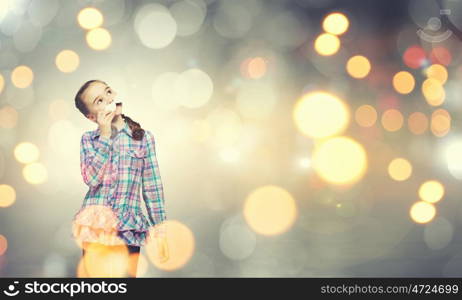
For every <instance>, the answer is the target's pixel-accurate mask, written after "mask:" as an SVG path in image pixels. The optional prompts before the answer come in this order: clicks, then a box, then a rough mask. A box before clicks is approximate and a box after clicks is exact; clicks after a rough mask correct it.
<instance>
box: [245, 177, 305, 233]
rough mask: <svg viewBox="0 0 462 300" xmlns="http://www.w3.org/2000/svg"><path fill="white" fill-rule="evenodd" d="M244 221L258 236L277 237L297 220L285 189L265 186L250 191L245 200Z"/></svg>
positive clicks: (290, 198)
mask: <svg viewBox="0 0 462 300" xmlns="http://www.w3.org/2000/svg"><path fill="white" fill-rule="evenodd" d="M243 214H244V218H245V221H246V222H247V224H248V225H249V226H250V228H251V229H252V230H254V231H255V232H256V233H258V234H262V235H278V234H281V233H283V232H286V231H287V230H289V228H290V227H291V226H292V225H293V223H294V222H295V219H296V218H297V206H296V203H295V200H294V199H293V197H292V195H291V194H290V193H289V192H288V191H286V190H285V189H283V188H281V187H279V186H274V185H267V186H262V187H259V188H257V189H255V190H254V191H252V192H251V193H250V194H249V195H248V196H247V197H246V199H245V203H244V208H243Z"/></svg>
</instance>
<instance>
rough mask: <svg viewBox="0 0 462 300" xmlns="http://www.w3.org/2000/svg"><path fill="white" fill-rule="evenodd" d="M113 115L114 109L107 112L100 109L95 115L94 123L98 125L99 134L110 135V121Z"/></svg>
mask: <svg viewBox="0 0 462 300" xmlns="http://www.w3.org/2000/svg"><path fill="white" fill-rule="evenodd" d="M114 116H115V111H113V112H107V111H100V112H98V115H97V116H96V123H98V125H99V130H100V132H101V136H104V137H110V136H111V133H112V131H111V123H112V119H113V118H114Z"/></svg>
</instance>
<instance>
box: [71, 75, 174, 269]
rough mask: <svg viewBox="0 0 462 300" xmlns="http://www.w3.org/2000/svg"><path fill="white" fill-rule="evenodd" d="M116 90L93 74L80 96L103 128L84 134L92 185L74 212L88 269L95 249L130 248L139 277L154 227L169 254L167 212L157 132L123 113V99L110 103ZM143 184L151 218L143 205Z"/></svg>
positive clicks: (84, 165)
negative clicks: (141, 257) (143, 249)
mask: <svg viewBox="0 0 462 300" xmlns="http://www.w3.org/2000/svg"><path fill="white" fill-rule="evenodd" d="M116 95H117V93H116V92H115V91H114V90H113V89H111V88H110V87H109V86H108V85H107V84H106V83H105V82H104V81H101V80H90V81H87V82H86V83H85V84H84V85H83V86H82V87H81V88H80V89H79V91H78V92H77V95H76V96H75V106H76V107H77V109H78V110H79V111H80V112H81V113H82V114H83V115H84V116H85V117H87V118H88V119H89V120H91V121H93V122H95V123H96V124H98V128H97V129H96V130H93V131H87V132H85V133H84V134H83V135H82V138H81V143H80V167H81V173H82V177H83V181H84V182H85V184H86V185H88V186H89V190H88V192H87V194H86V196H85V199H84V202H83V204H82V207H81V208H80V209H79V211H78V212H77V213H76V214H75V215H74V217H73V220H72V235H73V236H74V238H75V239H77V240H78V241H80V242H81V244H82V256H83V261H84V267H85V269H86V273H87V274H89V273H92V272H88V271H90V268H91V267H94V265H95V264H93V263H88V262H87V259H85V258H86V256H88V255H86V254H90V253H91V251H90V250H91V249H93V250H94V251H93V253H102V252H101V251H100V250H101V249H105V251H103V252H105V253H106V252H107V251H109V252H110V251H114V252H117V251H120V249H125V253H126V254H128V255H129V256H130V259H129V260H128V261H129V264H130V265H129V268H130V269H129V270H130V272H129V273H130V275H129V276H131V277H136V267H137V264H138V255H139V253H140V247H141V246H142V245H145V244H146V243H147V241H146V240H147V238H148V237H150V236H151V233H153V235H154V237H155V238H156V241H157V249H158V253H159V259H160V261H161V262H164V261H166V260H167V259H168V256H169V254H168V247H167V242H166V236H165V228H164V227H165V225H164V224H163V222H164V221H165V220H166V219H167V217H166V213H165V208H164V205H165V203H164V194H163V187H162V181H161V177H160V173H159V166H158V163H157V158H156V150H155V140H154V136H153V134H152V133H151V132H150V131H149V130H143V129H142V128H141V127H140V124H138V123H137V122H135V121H133V120H132V119H130V118H129V117H127V116H125V115H124V114H122V103H117V108H116V109H115V110H114V108H112V109H108V108H110V107H111V106H114V104H115V100H114V97H115V96H116ZM140 186H141V190H142V196H143V200H144V202H145V204H146V208H147V211H148V215H149V218H148V219H147V218H146V217H145V216H144V214H143V213H142V211H141V200H140V192H139V190H140ZM151 227H152V228H151ZM150 229H151V230H150ZM126 250H128V251H126ZM130 254H132V255H130ZM132 258H133V259H132Z"/></svg>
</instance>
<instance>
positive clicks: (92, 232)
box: [72, 205, 151, 246]
mask: <svg viewBox="0 0 462 300" xmlns="http://www.w3.org/2000/svg"><path fill="white" fill-rule="evenodd" d="M150 228H151V226H150V224H149V222H148V220H147V219H146V217H145V216H144V215H143V214H142V213H140V214H135V213H133V212H132V211H130V210H122V209H117V208H116V209H112V208H111V207H109V206H106V205H88V206H84V207H82V208H80V210H79V211H78V212H77V213H76V214H75V215H74V218H73V220H72V236H73V238H75V239H76V240H78V241H79V242H83V241H86V242H97V243H101V244H105V245H121V244H127V245H134V246H144V245H145V244H146V237H147V236H148V235H149V231H150Z"/></svg>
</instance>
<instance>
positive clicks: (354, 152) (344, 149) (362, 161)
mask: <svg viewBox="0 0 462 300" xmlns="http://www.w3.org/2000/svg"><path fill="white" fill-rule="evenodd" d="M367 163H368V162H367V155H366V151H365V150H364V147H363V146H362V145H361V144H359V143H358V142H356V141H355V140H353V139H351V138H349V137H346V136H340V137H333V138H329V139H327V140H324V141H322V142H320V143H319V144H317V145H316V146H315V148H314V151H313V157H312V164H313V168H314V170H315V171H316V173H317V174H318V175H319V176H320V177H321V178H322V179H324V180H325V181H327V182H329V183H333V184H338V185H347V184H353V183H355V182H357V181H359V180H360V179H361V178H362V177H363V176H364V174H365V172H366V170H367Z"/></svg>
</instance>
